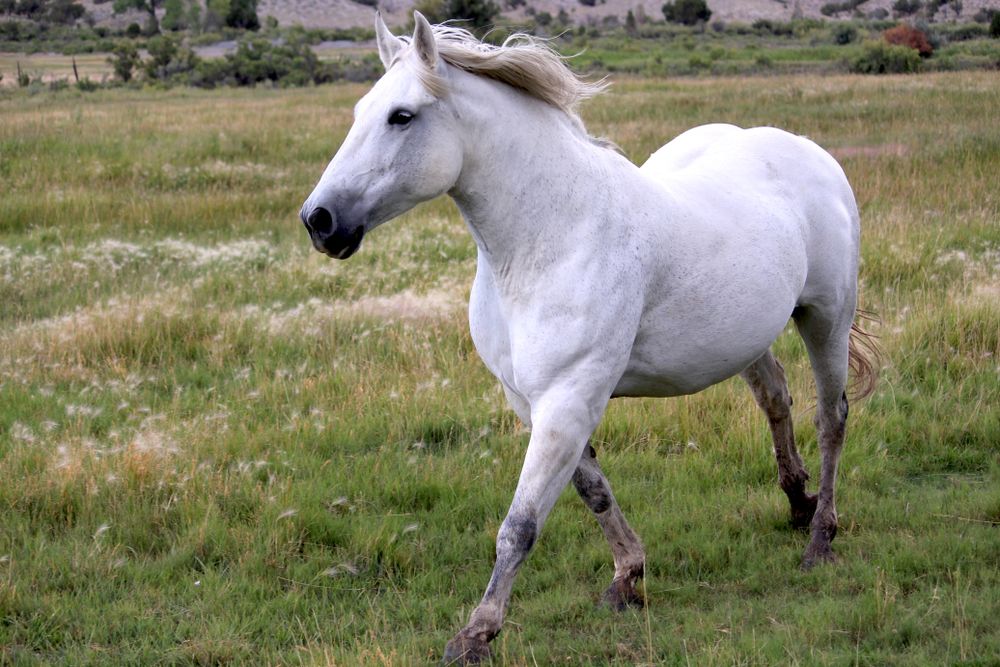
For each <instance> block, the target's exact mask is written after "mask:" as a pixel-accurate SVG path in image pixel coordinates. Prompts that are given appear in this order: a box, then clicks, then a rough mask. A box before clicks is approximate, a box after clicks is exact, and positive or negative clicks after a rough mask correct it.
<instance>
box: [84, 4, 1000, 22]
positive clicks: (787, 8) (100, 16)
mask: <svg viewBox="0 0 1000 667" xmlns="http://www.w3.org/2000/svg"><path fill="white" fill-rule="evenodd" d="M828 2H829V0H709V2H708V6H709V8H710V9H711V10H712V20H713V21H716V20H718V21H742V22H747V23H750V22H753V21H755V20H757V19H761V18H766V19H772V20H782V21H787V20H789V19H791V18H793V16H794V15H796V14H800V15H801V16H803V17H812V18H823V15H822V14H821V13H820V8H821V7H822V6H823V5H824V4H827V3H828ZM82 4H83V5H84V6H86V7H87V9H88V11H90V12H91V14H92V15H93V16H94V18H95V19H96V20H97V22H98V23H99V24H108V23H122V22H130V21H133V20H139V21H141V20H142V15H141V14H139V13H135V14H132V15H129V16H125V17H115V16H113V15H112V11H111V3H110V2H103V3H100V4H95V3H94V2H93V0H84V1H83V3H82ZM501 4H504V3H503V2H502V0H501ZM662 4H663V2H662V0H598V4H597V5H596V6H594V7H587V6H585V5H583V4H580V2H579V1H578V0H529V2H528V6H530V7H531V8H533V9H534V10H535V11H538V12H542V11H546V12H549V13H550V14H552V15H553V16H555V15H557V14H558V13H559V11H560V9H562V10H565V11H566V13H567V14H569V16H570V17H571V19H572V20H573V22H574V23H577V24H584V25H587V24H591V23H597V22H600V21H601V20H603V18H604V17H606V16H617V17H619V18H620V19H623V18H624V17H625V15H626V13H628V10H630V9H631V10H633V11H634V12H635V13H636V15H637V16H641V15H642V13H643V12H644V13H645V14H646V15H647V16H649V17H650V18H652V19H654V20H658V19H660V18H661V17H662V13H661V10H660V7H661V6H662ZM892 4H893V2H892V0H869V1H868V2H865V3H863V4H862V5H861V6H860V7H859V9H860V10H861V11H863V12H864V13H865V14H866V15H870V14H871V13H872V12H875V11H876V10H878V9H884V10H887V11H891V8H892ZM413 5H414V2H413V0H384V1H383V2H381V3H380V6H381V9H382V12H383V15H384V16H385V17H386V20H387V22H388V23H389V24H390V25H395V26H402V25H404V24H405V23H406V22H407V21H408V20H409V17H410V12H411V10H412V7H413ZM959 6H960V8H961V12H960V14H956V13H955V12H954V9H953V7H952V5H951V4H948V5H944V6H943V7H942V8H941V9H940V10H939V12H938V14H937V16H936V17H935V19H936V20H938V21H948V20H954V19H955V18H956V16H957V17H959V18H961V19H963V20H970V19H971V18H972V16H973V15H974V14H975V13H976V12H978V11H979V10H980V9H982V8H985V7H992V8H998V9H1000V0H963V2H961V3H960V5H959ZM257 13H258V14H259V15H260V17H261V19H263V18H264V17H266V16H273V17H275V18H276V19H277V20H278V22H279V23H280V24H281V25H296V24H298V25H302V26H306V27H313V28H348V27H355V26H363V27H367V26H369V25H371V22H372V13H373V11H372V8H371V7H369V6H367V5H364V4H361V3H359V2H355V1H354V0H260V4H259V6H258V10H257ZM848 15H849V14H847V13H845V14H843V15H842V16H843V17H845V18H846V17H847V16H848ZM504 16H505V17H507V18H509V19H512V20H515V21H517V20H525V19H526V18H527V17H526V14H525V8H524V7H521V8H518V9H516V10H510V11H505V12H504Z"/></svg>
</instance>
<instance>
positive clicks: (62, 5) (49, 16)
mask: <svg viewBox="0 0 1000 667" xmlns="http://www.w3.org/2000/svg"><path fill="white" fill-rule="evenodd" d="M86 13H87V10H85V9H84V8H83V5H81V4H79V3H78V2H76V0H50V2H48V3H46V6H45V17H44V18H45V20H46V21H47V22H49V23H66V24H69V23H75V22H76V21H77V20H78V19H81V18H83V15H84V14H86Z"/></svg>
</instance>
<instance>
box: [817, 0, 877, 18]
mask: <svg viewBox="0 0 1000 667" xmlns="http://www.w3.org/2000/svg"><path fill="white" fill-rule="evenodd" d="M865 2H867V0H847V2H828V3H826V4H825V5H823V6H822V7H820V8H819V13H820V14H822V15H823V16H836V15H837V14H840V13H841V12H850V11H854V10H855V9H857V8H858V6H859V5H863V4H864V3H865Z"/></svg>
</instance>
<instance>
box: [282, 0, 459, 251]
mask: <svg viewBox="0 0 1000 667" xmlns="http://www.w3.org/2000/svg"><path fill="white" fill-rule="evenodd" d="M414 21H415V24H416V27H415V29H414V32H413V36H412V37H409V38H399V37H395V36H394V35H393V34H392V33H390V32H389V29H388V28H387V27H386V25H385V23H384V22H383V21H382V18H381V16H380V15H376V18H375V33H376V37H377V42H378V52H379V56H380V58H381V60H382V63H383V65H384V66H385V69H386V74H385V75H384V76H383V77H382V78H381V79H379V81H378V82H377V83H376V84H375V86H374V87H373V88H372V89H371V91H370V92H369V93H368V94H367V95H365V96H364V97H363V98H362V99H361V100H360V101H359V102H358V104H357V105H356V106H355V108H354V124H353V126H352V127H351V130H350V132H348V134H347V137H346V139H345V140H344V143H343V144H342V145H341V146H340V149H339V150H338V151H337V154H336V155H335V156H334V158H333V160H332V161H331V162H330V164H329V165H328V166H327V168H326V170H325V171H324V172H323V176H322V177H321V178H320V181H319V183H318V184H317V185H316V187H315V189H314V190H313V192H312V194H310V195H309V198H308V199H306V201H305V203H304V204H303V205H302V209H301V211H300V213H299V215H300V217H301V219H302V222H303V224H304V225H305V226H306V229H307V230H308V231H309V236H310V238H311V239H312V243H313V246H314V247H315V248H316V249H317V250H319V251H320V252H322V253H325V254H327V255H329V256H330V257H335V258H337V259H347V258H348V257H350V256H351V255H353V254H354V253H355V251H357V249H358V248H359V247H360V245H361V240H362V238H364V235H365V234H366V233H367V232H369V231H371V230H372V229H374V228H375V227H377V226H378V225H380V224H382V223H383V222H386V221H387V220H391V219H392V218H394V217H396V216H398V215H400V214H402V213H405V212H406V211H408V210H410V209H411V208H413V207H414V206H416V205H417V204H419V203H420V202H423V201H427V200H429V199H433V198H434V197H437V196H438V195H441V194H443V193H445V192H447V191H448V190H449V189H450V188H451V187H452V186H453V185H454V183H455V181H456V180H457V179H458V176H459V173H460V171H461V164H462V145H461V139H460V133H459V132H458V131H457V130H458V127H457V119H456V117H455V114H454V113H453V112H452V111H451V110H450V109H449V108H448V105H447V104H446V97H445V96H444V95H443V94H442V91H441V90H435V86H434V85H433V84H434V83H435V82H441V81H443V80H444V77H445V76H446V75H447V73H446V66H445V64H444V62H443V61H442V60H441V59H440V58H439V56H438V49H437V45H436V43H435V37H434V32H433V30H432V28H431V26H430V24H429V23H428V22H427V19H425V18H424V17H423V16H422V15H421V14H420V13H419V12H414ZM429 84H430V85H429Z"/></svg>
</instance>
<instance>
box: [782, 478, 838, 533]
mask: <svg viewBox="0 0 1000 667" xmlns="http://www.w3.org/2000/svg"><path fill="white" fill-rule="evenodd" d="M786 493H787V490H786ZM788 502H789V504H790V505H791V508H792V527H793V528H807V527H808V526H809V525H810V524H811V523H812V520H813V517H814V516H815V515H816V503H817V496H816V494H814V493H805V492H804V491H802V492H800V493H794V494H793V493H788ZM831 539H832V538H831Z"/></svg>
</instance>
